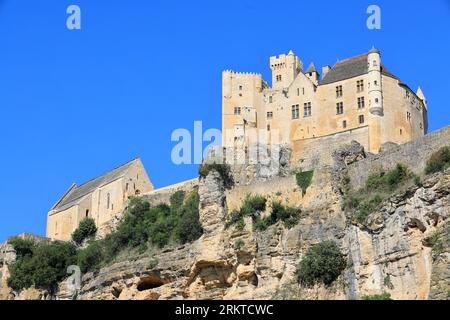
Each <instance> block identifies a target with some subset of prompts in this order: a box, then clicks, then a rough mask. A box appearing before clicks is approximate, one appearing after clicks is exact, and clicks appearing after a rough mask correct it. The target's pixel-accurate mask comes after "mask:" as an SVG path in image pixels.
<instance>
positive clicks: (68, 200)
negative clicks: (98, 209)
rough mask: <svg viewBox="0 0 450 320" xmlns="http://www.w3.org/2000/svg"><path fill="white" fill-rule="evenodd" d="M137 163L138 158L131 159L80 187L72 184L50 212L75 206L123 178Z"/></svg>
mask: <svg viewBox="0 0 450 320" xmlns="http://www.w3.org/2000/svg"><path fill="white" fill-rule="evenodd" d="M137 161H139V158H136V159H133V160H131V161H129V162H127V163H125V164H123V165H121V166H119V167H117V168H115V169H113V170H111V171H109V172H107V173H105V174H103V175H101V176H99V177H97V178H95V179H92V180H89V181H88V182H86V183H84V184H82V185H80V186H77V185H76V184H73V185H72V186H71V187H70V189H69V190H68V191H67V192H66V193H65V194H64V195H63V196H62V198H61V199H60V200H59V201H58V202H57V203H56V205H55V206H54V207H53V208H52V210H56V212H59V211H63V210H66V209H67V208H70V207H72V206H74V205H75V204H77V203H78V202H80V201H81V200H82V199H83V198H84V197H85V196H86V195H88V194H90V193H92V192H93V191H94V190H95V189H97V188H99V187H102V186H104V185H107V184H109V183H111V182H113V181H114V180H117V179H119V178H121V177H123V176H124V175H125V173H126V172H127V171H128V169H129V168H130V167H131V166H132V165H133V164H134V163H136V162H137Z"/></svg>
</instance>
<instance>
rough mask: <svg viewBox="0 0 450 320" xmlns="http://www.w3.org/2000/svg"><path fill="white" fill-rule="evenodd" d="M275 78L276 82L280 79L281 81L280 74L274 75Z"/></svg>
mask: <svg viewBox="0 0 450 320" xmlns="http://www.w3.org/2000/svg"><path fill="white" fill-rule="evenodd" d="M275 79H276V81H277V82H280V81H281V75H280V74H279V75H277V76H276V77H275Z"/></svg>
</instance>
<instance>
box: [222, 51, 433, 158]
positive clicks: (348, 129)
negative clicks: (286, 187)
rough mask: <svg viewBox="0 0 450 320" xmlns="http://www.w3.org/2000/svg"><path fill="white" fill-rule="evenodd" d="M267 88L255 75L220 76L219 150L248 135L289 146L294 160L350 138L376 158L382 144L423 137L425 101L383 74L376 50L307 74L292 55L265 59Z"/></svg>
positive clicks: (312, 68)
mask: <svg viewBox="0 0 450 320" xmlns="http://www.w3.org/2000/svg"><path fill="white" fill-rule="evenodd" d="M270 69H271V70H272V87H270V86H269V84H268V83H267V82H266V81H264V80H263V79H262V76H261V75H260V74H254V73H237V72H234V71H224V72H223V75H222V83H223V84H222V87H223V97H222V128H223V136H222V137H223V138H222V139H223V141H222V143H223V145H224V146H235V145H236V144H238V143H239V142H240V143H242V144H243V145H248V144H249V143H251V142H253V141H249V140H250V138H251V134H250V133H251V132H252V130H253V131H255V129H256V130H257V132H258V135H259V132H261V131H265V132H266V136H267V141H268V143H269V144H270V143H271V141H272V142H273V143H280V144H288V145H290V146H291V147H292V149H293V160H294V161H295V160H299V159H300V158H308V157H311V154H310V152H311V150H313V149H317V148H319V149H320V148H321V147H322V146H324V145H326V144H329V143H331V141H334V140H335V141H336V143H338V144H339V143H343V142H344V143H345V142H349V141H350V140H356V141H358V142H359V143H360V144H362V145H363V146H364V147H365V149H366V150H367V151H369V152H372V153H378V152H379V150H380V147H381V146H382V145H383V144H384V143H386V142H393V143H397V144H402V143H405V142H408V141H411V140H414V139H417V138H419V137H421V136H423V135H424V134H426V133H427V127H428V121H427V102H426V99H425V96H424V94H423V92H422V90H421V89H420V88H419V89H418V90H417V92H414V91H412V90H411V89H410V88H409V87H408V85H406V84H405V83H403V82H402V81H401V80H400V79H399V78H398V77H396V76H395V75H393V74H392V73H390V72H389V71H388V69H387V68H386V67H385V66H384V65H383V64H382V62H381V55H380V51H378V50H377V49H375V48H373V49H371V50H370V51H369V52H368V53H364V54H362V55H359V56H356V57H352V58H348V59H345V60H342V61H338V62H337V63H336V64H335V65H334V66H333V67H330V66H324V67H323V68H322V76H321V77H320V75H319V72H318V71H317V69H316V68H315V66H314V64H313V63H311V64H310V65H309V67H308V69H307V70H306V71H304V69H303V63H302V62H301V60H300V59H299V58H298V57H297V56H296V55H295V54H294V53H293V52H292V51H290V52H289V53H288V54H287V55H285V54H282V55H280V56H278V57H271V58H270Z"/></svg>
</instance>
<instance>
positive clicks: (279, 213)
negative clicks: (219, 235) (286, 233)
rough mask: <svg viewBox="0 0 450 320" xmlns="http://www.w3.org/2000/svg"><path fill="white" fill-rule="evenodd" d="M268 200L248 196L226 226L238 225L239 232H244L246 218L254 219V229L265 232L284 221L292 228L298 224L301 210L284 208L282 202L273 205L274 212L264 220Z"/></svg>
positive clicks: (257, 196) (232, 213)
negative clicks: (262, 215)
mask: <svg viewBox="0 0 450 320" xmlns="http://www.w3.org/2000/svg"><path fill="white" fill-rule="evenodd" d="M266 203H267V199H266V198H264V197H263V196H259V195H251V194H249V195H247V196H246V198H245V200H244V202H243V203H242V207H241V208H240V209H239V210H234V211H233V212H231V214H230V217H229V219H228V221H227V223H226V224H225V227H226V228H228V227H229V226H231V225H236V229H237V230H238V231H242V230H243V229H244V227H245V222H244V217H245V216H249V217H252V220H253V228H254V229H255V230H259V231H264V230H266V229H267V227H269V226H271V225H273V224H275V223H277V222H278V221H280V220H281V221H283V222H284V224H285V226H286V227H288V228H292V227H293V226H294V225H295V223H296V222H297V220H298V218H299V215H300V210H299V209H295V208H290V207H285V206H283V205H282V204H281V203H280V202H273V203H272V210H271V213H270V215H269V216H268V217H266V218H262V217H261V213H262V212H264V211H265V210H266V206H267V204H266Z"/></svg>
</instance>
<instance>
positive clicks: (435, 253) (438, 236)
mask: <svg viewBox="0 0 450 320" xmlns="http://www.w3.org/2000/svg"><path fill="white" fill-rule="evenodd" d="M424 244H425V245H426V246H428V247H431V255H432V258H433V261H434V260H436V259H437V258H438V257H439V256H440V255H441V254H442V253H444V252H445V244H444V239H443V230H442V229H439V230H436V231H435V232H433V233H432V234H431V235H430V236H428V237H427V238H425V239H424Z"/></svg>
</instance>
